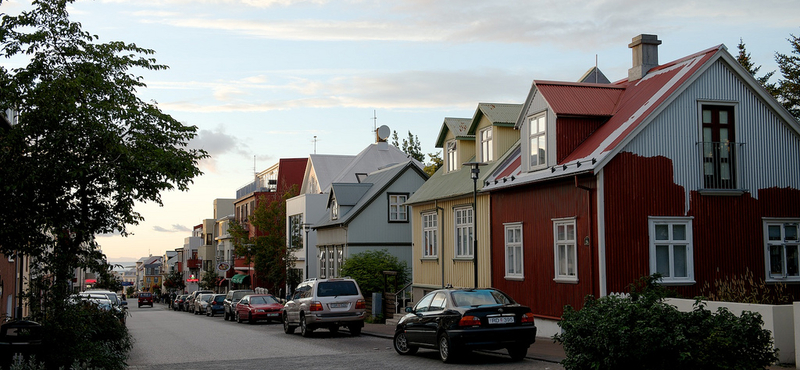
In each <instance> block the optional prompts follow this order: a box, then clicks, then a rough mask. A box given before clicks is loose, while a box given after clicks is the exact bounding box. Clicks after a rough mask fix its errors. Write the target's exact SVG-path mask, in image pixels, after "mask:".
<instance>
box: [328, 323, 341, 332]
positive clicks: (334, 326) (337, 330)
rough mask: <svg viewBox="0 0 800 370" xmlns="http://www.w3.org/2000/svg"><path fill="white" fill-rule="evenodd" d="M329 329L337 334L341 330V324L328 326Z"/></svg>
mask: <svg viewBox="0 0 800 370" xmlns="http://www.w3.org/2000/svg"><path fill="white" fill-rule="evenodd" d="M328 331H330V332H331V333H332V334H336V333H338V332H339V326H338V325H333V326H330V327H328Z"/></svg>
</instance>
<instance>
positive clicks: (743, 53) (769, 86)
mask: <svg viewBox="0 0 800 370" xmlns="http://www.w3.org/2000/svg"><path fill="white" fill-rule="evenodd" d="M736 46H737V48H738V49H739V54H738V55H737V56H736V61H737V62H739V64H741V65H742V67H744V69H746V70H747V72H749V73H750V74H751V75H752V76H753V77H755V79H756V80H757V81H758V82H759V83H760V84H761V86H764V88H765V89H766V90H767V91H768V92H769V93H770V94H772V96H777V94H778V88H777V86H776V85H775V84H774V83H770V82H769V79H770V78H771V77H772V75H773V74H775V71H772V72H769V73H767V74H765V75H763V76H761V77H756V73H758V71H759V70H760V69H761V66H756V65H755V63H753V60H752V59H750V53H748V52H747V48H746V47H745V45H744V41H743V40H742V39H741V38H740V39H739V45H736Z"/></svg>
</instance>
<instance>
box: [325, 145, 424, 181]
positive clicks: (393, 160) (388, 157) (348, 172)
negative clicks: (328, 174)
mask: <svg viewBox="0 0 800 370" xmlns="http://www.w3.org/2000/svg"><path fill="white" fill-rule="evenodd" d="M409 160H411V161H412V162H413V163H414V164H415V165H416V166H418V167H419V168H423V164H422V163H420V162H419V161H417V160H416V159H411V158H410V156H409V155H408V154H406V153H404V152H403V151H402V150H400V149H398V148H397V147H395V146H393V145H389V143H385V142H384V143H374V144H370V145H369V146H367V147H366V148H364V150H362V151H361V153H358V154H357V155H356V156H355V158H353V160H352V161H350V163H349V164H348V165H347V166H346V167H345V168H344V169H342V170H341V172H340V173H339V174H338V175H336V177H335V178H334V179H333V181H332V182H349V183H354V182H358V177H357V176H356V175H357V174H367V173H372V172H375V171H378V170H380V169H382V168H386V167H390V166H394V165H396V164H398V163H405V162H408V161H409ZM320 189H324V188H322V186H320ZM325 191H327V189H324V190H323V192H325Z"/></svg>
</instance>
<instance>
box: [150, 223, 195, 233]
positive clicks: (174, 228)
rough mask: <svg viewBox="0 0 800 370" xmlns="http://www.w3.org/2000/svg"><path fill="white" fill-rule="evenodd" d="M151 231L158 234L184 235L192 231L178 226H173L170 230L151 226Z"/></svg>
mask: <svg viewBox="0 0 800 370" xmlns="http://www.w3.org/2000/svg"><path fill="white" fill-rule="evenodd" d="M153 231H157V232H160V233H178V232H181V233H185V232H192V229H190V228H188V227H186V226H183V225H180V224H174V225H172V228H170V229H166V228H163V227H161V226H153Z"/></svg>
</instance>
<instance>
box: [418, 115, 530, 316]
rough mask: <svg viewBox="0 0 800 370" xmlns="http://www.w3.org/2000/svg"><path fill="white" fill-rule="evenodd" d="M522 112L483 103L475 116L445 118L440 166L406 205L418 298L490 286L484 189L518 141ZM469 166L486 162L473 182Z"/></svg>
mask: <svg viewBox="0 0 800 370" xmlns="http://www.w3.org/2000/svg"><path fill="white" fill-rule="evenodd" d="M521 109H522V105H521V104H492V103H480V104H478V108H477V109H476V110H475V114H474V115H473V117H472V118H445V119H444V123H443V124H442V128H441V130H440V131H439V136H438V138H437V140H436V147H437V148H442V149H443V150H442V159H443V164H442V167H441V168H440V169H439V170H438V171H437V172H436V173H435V174H434V175H433V176H431V178H430V179H428V181H426V182H425V184H423V185H422V187H420V188H419V189H418V190H417V191H416V192H415V193H414V195H412V196H411V198H410V199H409V200H408V202H407V204H409V205H411V206H412V210H411V217H412V225H413V228H412V232H413V258H412V260H413V266H412V275H413V281H412V291H413V297H414V299H415V300H416V299H419V298H421V297H422V296H423V295H424V294H425V293H427V292H429V291H432V290H435V289H439V288H442V287H444V286H447V285H451V286H453V287H457V288H458V287H466V288H468V287H474V286H475V285H477V286H478V287H489V286H491V265H492V264H491V260H490V258H491V251H490V241H491V238H490V236H491V235H490V234H489V232H490V231H489V230H490V228H489V225H490V219H489V217H490V213H489V210H490V207H489V206H490V203H489V202H490V199H489V195H488V194H482V193H480V190H481V188H482V187H483V185H484V181H485V178H486V177H487V175H488V174H490V173H491V172H492V170H493V169H494V168H495V167H497V166H498V165H499V164H500V163H503V160H504V159H505V158H506V157H507V156H508V151H509V150H510V148H512V147H513V146H514V144H515V143H516V142H517V141H518V140H519V132H518V131H516V130H515V129H514V124H515V123H516V121H517V117H518V116H519V112H520V110H521ZM469 162H480V163H485V165H480V166H478V168H479V169H480V173H479V174H478V177H477V179H475V180H473V178H472V176H471V175H472V172H471V166H470V165H464V164H465V163H469ZM475 194H477V199H475V198H474V196H475ZM474 200H476V204H477V206H476V209H477V210H476V211H474V210H473V201H474ZM475 215H477V218H473V217H475ZM476 229H477V233H476ZM476 236H477V238H476ZM476 239H477V251H476V250H475V249H476V246H475V243H474V240H476ZM476 257H477V268H476V265H475V258H476ZM476 269H477V279H476V276H475V271H476Z"/></svg>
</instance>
